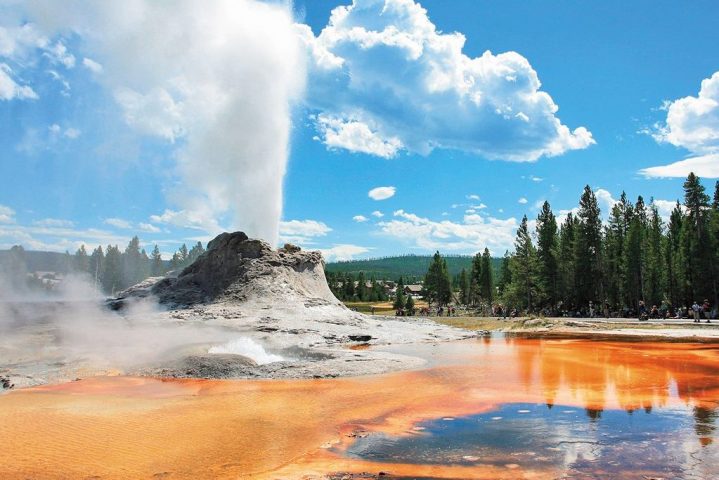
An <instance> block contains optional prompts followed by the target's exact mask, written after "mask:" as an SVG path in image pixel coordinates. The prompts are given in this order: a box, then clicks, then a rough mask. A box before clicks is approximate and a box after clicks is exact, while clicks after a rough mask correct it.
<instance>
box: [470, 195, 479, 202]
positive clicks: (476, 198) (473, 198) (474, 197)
mask: <svg viewBox="0 0 719 480" xmlns="http://www.w3.org/2000/svg"><path fill="white" fill-rule="evenodd" d="M467 200H477V201H479V195H475V194H472V195H467Z"/></svg>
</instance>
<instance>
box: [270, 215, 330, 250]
mask: <svg viewBox="0 0 719 480" xmlns="http://www.w3.org/2000/svg"><path fill="white" fill-rule="evenodd" d="M331 231H332V229H331V228H330V227H329V226H327V224H325V223H324V222H318V221H317V220H289V221H282V222H280V241H282V242H289V243H296V244H300V245H311V244H312V243H313V242H314V240H313V239H314V238H316V237H324V236H325V235H327V234H328V233H329V232H331Z"/></svg>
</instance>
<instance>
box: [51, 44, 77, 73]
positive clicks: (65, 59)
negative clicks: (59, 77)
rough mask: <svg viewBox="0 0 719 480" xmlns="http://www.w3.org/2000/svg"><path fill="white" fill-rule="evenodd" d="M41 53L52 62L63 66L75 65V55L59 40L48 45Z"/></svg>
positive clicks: (70, 66)
mask: <svg viewBox="0 0 719 480" xmlns="http://www.w3.org/2000/svg"><path fill="white" fill-rule="evenodd" d="M43 55H45V56H46V57H47V58H49V59H50V61H51V62H52V63H55V64H58V63H59V64H62V65H64V66H65V68H68V69H69V68H73V67H75V56H74V55H73V54H72V53H70V52H69V51H68V50H67V47H66V46H65V44H64V43H62V42H61V41H57V42H55V43H54V44H52V45H48V46H47V47H46V48H45V53H43Z"/></svg>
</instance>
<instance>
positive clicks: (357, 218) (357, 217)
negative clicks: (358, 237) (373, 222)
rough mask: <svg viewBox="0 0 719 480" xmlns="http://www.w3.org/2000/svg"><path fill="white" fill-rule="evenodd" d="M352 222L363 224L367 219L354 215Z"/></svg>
mask: <svg viewBox="0 0 719 480" xmlns="http://www.w3.org/2000/svg"><path fill="white" fill-rule="evenodd" d="M352 220H354V221H355V222H357V223H363V222H366V221H367V220H369V218H367V217H365V216H364V215H355V216H354V217H352Z"/></svg>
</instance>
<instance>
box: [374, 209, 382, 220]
mask: <svg viewBox="0 0 719 480" xmlns="http://www.w3.org/2000/svg"><path fill="white" fill-rule="evenodd" d="M372 216H373V217H377V218H382V217H384V213H382V212H380V211H379V210H375V211H374V212H372Z"/></svg>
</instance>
